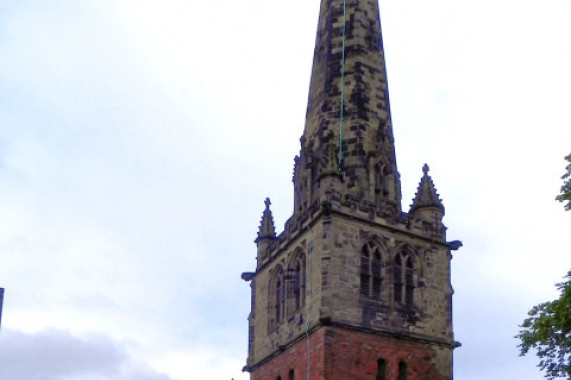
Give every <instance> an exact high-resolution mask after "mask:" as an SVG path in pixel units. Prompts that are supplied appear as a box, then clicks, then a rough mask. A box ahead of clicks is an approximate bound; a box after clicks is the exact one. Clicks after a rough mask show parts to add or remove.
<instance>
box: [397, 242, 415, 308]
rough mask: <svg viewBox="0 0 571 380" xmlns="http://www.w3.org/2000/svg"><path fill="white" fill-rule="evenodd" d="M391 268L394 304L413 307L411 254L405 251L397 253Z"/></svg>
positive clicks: (412, 265)
mask: <svg viewBox="0 0 571 380" xmlns="http://www.w3.org/2000/svg"><path fill="white" fill-rule="evenodd" d="M393 268H394V269H393V279H394V299H395V302H397V303H400V304H402V305H406V306H412V305H414V264H413V261H412V256H411V254H410V253H409V252H408V251H407V250H404V251H402V252H399V253H398V254H397V255H396V257H395V262H394V267H393Z"/></svg>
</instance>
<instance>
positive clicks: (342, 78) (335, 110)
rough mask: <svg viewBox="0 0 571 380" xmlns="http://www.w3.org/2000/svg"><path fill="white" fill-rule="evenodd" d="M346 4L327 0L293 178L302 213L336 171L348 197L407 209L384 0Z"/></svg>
mask: <svg viewBox="0 0 571 380" xmlns="http://www.w3.org/2000/svg"><path fill="white" fill-rule="evenodd" d="M345 1H346V8H345V12H344V0H321V10H320V15H319V24H318V29H317V38H316V42H315V52H314V60H313V69H312V75H311V84H310V89H309V98H308V106H307V114H306V123H305V130H304V133H303V137H302V139H301V153H300V158H299V173H298V174H299V175H296V177H295V181H294V187H295V195H296V200H295V203H294V204H295V208H296V210H295V213H298V212H300V211H304V210H306V209H307V208H309V207H311V206H312V205H313V204H314V203H315V202H316V201H317V200H318V199H319V198H320V197H323V194H322V192H323V186H320V181H321V180H322V179H323V178H324V177H331V176H332V175H334V176H337V177H338V179H339V180H338V181H337V182H335V187H337V188H338V189H337V191H338V192H339V194H340V196H341V199H346V198H347V197H350V198H351V199H354V200H358V201H364V202H368V203H369V204H374V205H377V206H386V205H391V207H392V208H394V211H395V212H396V213H400V202H401V193H400V180H399V174H398V172H397V166H396V159H395V148H394V139H393V132H392V125H391V116H390V106H389V94H388V86H387V78H386V68H385V59H384V50H383V43H382V36H381V23H380V17H379V7H378V3H377V1H370V0H345ZM343 47H344V49H343ZM343 52H344V54H343ZM343 56H344V58H345V59H344V62H343V59H342V58H343ZM341 92H343V93H344V96H343V104H344V107H343V110H342V111H341V104H342V101H341V98H342V96H341ZM341 119H343V123H342V128H340V120H341ZM340 130H342V136H343V137H342V141H341V145H342V146H341V150H340V149H339V145H340V143H339V136H340ZM339 153H341V156H342V157H343V159H342V162H341V164H339V163H338V159H337V158H338V156H339ZM327 186H328V187H331V184H330V183H328V184H327ZM320 189H321V190H322V191H321V193H320V191H319V190H320Z"/></svg>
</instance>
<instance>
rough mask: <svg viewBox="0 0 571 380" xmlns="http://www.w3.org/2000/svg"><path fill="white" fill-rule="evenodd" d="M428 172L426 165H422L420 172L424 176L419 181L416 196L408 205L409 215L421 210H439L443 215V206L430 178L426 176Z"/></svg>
mask: <svg viewBox="0 0 571 380" xmlns="http://www.w3.org/2000/svg"><path fill="white" fill-rule="evenodd" d="M429 170H430V168H429V167H428V165H427V164H424V166H423V167H422V172H423V173H424V174H423V176H422V178H421V179H420V183H419V185H418V189H417V191H416V195H415V197H414V200H413V201H412V204H411V205H410V212H409V213H410V214H414V213H415V212H417V211H419V210H420V209H423V208H437V209H439V210H440V212H441V215H444V206H443V205H442V201H441V200H440V197H439V196H438V193H437V192H436V188H435V187H434V182H432V178H431V177H430V176H429V175H428V171H429Z"/></svg>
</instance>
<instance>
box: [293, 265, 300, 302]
mask: <svg viewBox="0 0 571 380" xmlns="http://www.w3.org/2000/svg"><path fill="white" fill-rule="evenodd" d="M301 274H302V273H301V262H300V261H297V262H296V263H295V269H294V274H293V294H294V297H295V310H299V309H300V308H301Z"/></svg>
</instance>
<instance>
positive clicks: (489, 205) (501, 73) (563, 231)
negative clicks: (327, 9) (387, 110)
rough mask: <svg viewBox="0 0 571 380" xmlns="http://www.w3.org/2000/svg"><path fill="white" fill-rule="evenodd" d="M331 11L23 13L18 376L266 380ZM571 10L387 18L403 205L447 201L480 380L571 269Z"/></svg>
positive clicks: (467, 364) (12, 292)
mask: <svg viewBox="0 0 571 380" xmlns="http://www.w3.org/2000/svg"><path fill="white" fill-rule="evenodd" d="M318 8H319V1H318V0H291V1H271V0H246V1H236V0H209V1H198V0H186V1H183V0H161V1H157V0H154V1H151V0H147V1H145V0H131V1H128V0H117V1H103V0H100V1H95V0H81V1H78V0H75V1H74V0H68V1H63V0H50V1H43V0H36V1H34V0H2V1H0V286H2V287H4V288H6V296H5V303H4V314H3V319H2V331H1V332H0V378H2V379H6V380H20V379H22V380H43V379H53V380H101V379H111V380H190V379H222V380H230V379H231V378H234V379H236V380H238V379H240V380H241V379H247V378H248V376H247V374H243V373H242V372H241V369H242V367H243V365H244V364H245V360H246V354H247V353H246V351H247V319H246V318H247V316H248V312H249V306H250V299H249V297H250V295H249V286H248V284H247V283H245V282H243V281H241V280H240V273H241V272H243V271H251V270H254V269H255V255H256V248H255V245H254V243H253V240H254V238H255V237H256V232H257V228H258V225H259V221H260V217H261V213H262V210H263V208H264V204H263V200H264V198H265V197H266V196H269V197H271V199H272V209H273V211H274V217H275V220H276V224H277V226H278V229H279V230H280V231H281V229H282V226H283V223H284V221H285V220H286V219H287V218H288V217H289V216H290V215H291V211H292V208H293V191H292V190H293V189H292V184H291V178H292V169H293V157H294V155H295V154H297V153H298V151H299V137H300V136H301V134H302V132H303V127H304V117H305V108H306V101H307V90H308V88H309V74H310V70H311V62H312V56H313V45H314V38H315V30H316V25H317V16H318ZM570 15H571V2H570V1H569V0H544V1H527V0H503V1H497V0H493V1H492V0H479V1H452V0H435V1H430V2H428V1H421V0H409V1H396V0H381V19H382V24H383V33H384V43H385V51H386V57H387V58H386V59H387V66H388V75H389V88H390V95H391V107H392V113H393V124H394V134H395V139H396V153H397V163H398V168H399V171H400V173H401V177H402V187H403V208H404V209H407V208H408V205H409V204H410V201H411V199H412V197H413V195H414V192H415V189H416V185H417V183H418V181H419V179H420V177H421V175H422V171H421V168H422V165H423V164H424V163H425V162H427V163H428V164H429V165H430V167H431V174H432V177H433V179H434V182H435V185H436V187H437V189H438V191H439V193H440V195H441V198H442V199H443V202H444V205H445V207H446V216H445V219H444V221H445V223H446V225H447V226H448V227H449V229H448V238H449V240H455V239H460V240H462V241H463V242H464V247H463V248H462V249H461V250H460V251H458V252H456V253H455V254H454V259H453V263H452V271H453V286H454V288H455V294H454V329H455V334H456V339H457V340H459V341H460V342H462V344H463V346H462V347H461V348H459V349H458V350H457V351H456V352H455V369H454V372H455V377H456V378H457V379H459V380H481V379H515V378H518V379H522V380H534V379H540V378H542V375H541V373H540V372H539V371H538V370H537V369H536V367H535V364H536V362H537V361H536V360H535V357H534V356H530V357H529V358H523V359H522V358H519V357H518V350H517V347H516V346H517V341H516V340H515V339H514V338H513V336H514V335H515V334H516V333H517V331H518V324H520V323H521V322H522V320H523V319H524V318H525V316H526V312H527V310H528V309H529V308H530V307H531V306H533V305H534V304H537V303H539V302H541V301H544V300H548V299H552V298H554V297H555V296H556V295H557V292H556V290H555V287H554V283H555V282H558V281H560V280H561V278H562V277H563V276H564V274H565V273H566V272H567V270H569V269H571V254H570V250H571V235H570V234H569V231H571V213H570V212H567V213H566V212H565V211H564V209H563V205H562V204H560V203H557V202H555V201H554V198H555V196H556V195H557V194H558V191H559V188H560V186H561V183H562V181H561V179H560V177H561V175H562V174H563V173H564V167H565V162H564V160H563V157H564V156H565V155H567V154H569V153H570V152H571V112H570V109H571V106H570V105H571V91H570V89H571V71H570V70H569V67H571V48H570V46H571V41H570V40H571V23H570V22H569V17H570Z"/></svg>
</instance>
